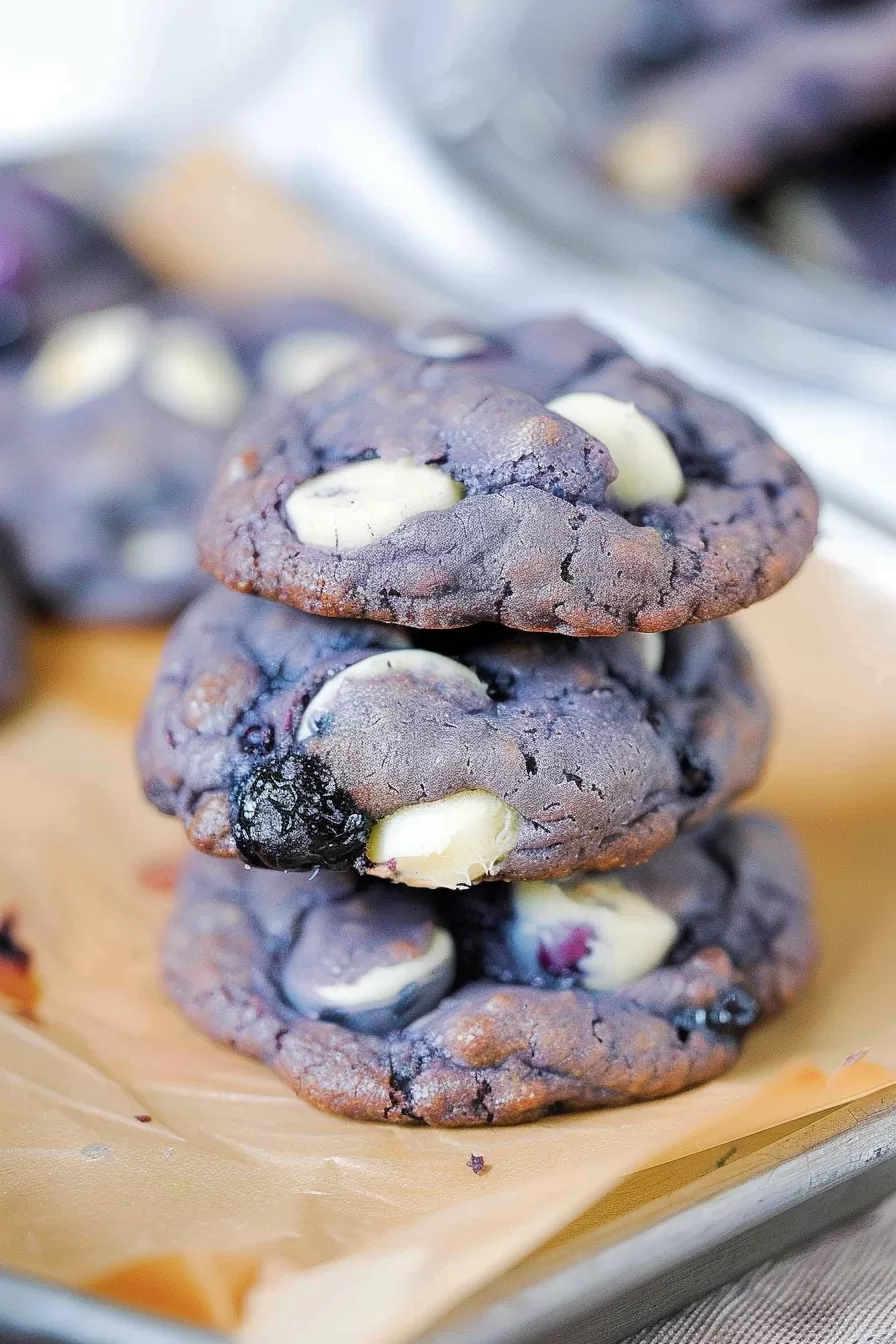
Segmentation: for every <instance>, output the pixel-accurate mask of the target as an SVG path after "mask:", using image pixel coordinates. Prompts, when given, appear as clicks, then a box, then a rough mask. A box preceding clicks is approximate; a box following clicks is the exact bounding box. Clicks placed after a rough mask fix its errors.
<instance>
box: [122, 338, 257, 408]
mask: <svg viewBox="0 0 896 1344" xmlns="http://www.w3.org/2000/svg"><path fill="white" fill-rule="evenodd" d="M142 384H143V390H144V392H145V393H146V395H147V396H148V397H151V398H152V400H153V401H154V402H155V403H156V405H157V406H161V407H162V409H163V410H165V411H170V412H171V414H172V415H176V416H178V417H179V418H180V419H181V420H188V421H190V423H191V424H194V425H202V426H203V428H206V429H227V428H228V426H230V425H232V424H233V422H234V420H235V419H236V417H237V416H238V415H239V413H240V411H241V410H242V409H243V407H244V405H245V404H246V401H247V400H248V396H249V384H248V382H247V381H246V378H245V375H244V374H243V371H242V369H241V368H240V366H239V365H238V364H237V362H236V360H235V359H234V357H233V355H232V354H231V353H230V351H229V350H228V348H227V346H226V345H224V344H223V342H221V341H219V340H218V339H217V337H216V336H213V335H212V333H211V332H210V331H208V330H207V329H206V328H205V327H203V326H202V325H201V324H200V323H198V322H191V321H190V320H189V319H188V318H180V317H172V318H169V319H167V320H166V321H164V322H159V323H157V324H156V327H155V329H154V331H153V339H152V344H151V347H150V350H149V353H148V355H147V358H146V361H145V363H144V366H143V377H142Z"/></svg>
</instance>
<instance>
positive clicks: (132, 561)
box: [121, 527, 196, 583]
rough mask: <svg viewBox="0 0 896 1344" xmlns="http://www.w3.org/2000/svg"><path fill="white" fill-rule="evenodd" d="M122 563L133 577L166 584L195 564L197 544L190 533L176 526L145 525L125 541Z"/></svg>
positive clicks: (122, 550) (178, 577)
mask: <svg viewBox="0 0 896 1344" xmlns="http://www.w3.org/2000/svg"><path fill="white" fill-rule="evenodd" d="M121 563H122V566H123V568H124V570H125V572H126V573H127V574H128V575H130V577H131V578H132V579H139V580H140V581H141V582H143V583H165V582H166V581H168V580H171V579H181V578H183V576H184V575H185V574H189V573H190V571H191V570H192V569H193V568H194V566H195V565H196V546H195V543H194V541H193V538H192V537H191V536H190V534H189V533H188V532H183V531H181V530H180V529H179V528H175V527H153V528H146V529H145V530H144V531H142V532H135V533H134V534H133V536H130V537H128V539H127V541H125V543H124V545H123V546H122V548H121Z"/></svg>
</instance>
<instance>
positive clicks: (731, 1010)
mask: <svg viewBox="0 0 896 1344" xmlns="http://www.w3.org/2000/svg"><path fill="white" fill-rule="evenodd" d="M469 899H470V901H472V902H474V905H469V904H467V903H466V902H467V898H465V897H462V898H460V899H458V898H457V897H451V898H447V897H441V898H433V897H432V896H423V897H421V895H420V894H419V893H412V892H408V891H406V890H402V889H401V888H398V889H396V888H394V887H387V886H385V885H384V884H382V883H377V882H376V881H371V880H364V879H360V878H358V877H356V876H354V875H350V874H347V873H327V872H322V873H320V874H319V875H318V876H317V877H316V878H314V879H312V878H311V877H308V876H302V875H299V874H295V873H289V874H287V873H270V872H267V873H265V872H259V871H257V870H251V869H249V870H247V869H244V868H243V867H242V866H241V865H240V864H238V863H224V862H220V861H218V860H214V859H208V858H205V857H203V856H201V855H198V854H196V855H194V856H192V857H191V858H190V859H188V860H187V862H186V864H185V866H184V868H183V870H182V873H181V878H180V884H179V890H178V897H177V903H176V906H175V910H174V914H173V916H172V919H171V923H170V925H169V928H168V931H167V934H166V937H165V942H164V947H163V952H162V966H163V974H164V979H165V984H166V986H167V988H168V991H169V993H170V994H171V995H172V997H173V998H174V1000H175V1001H176V1002H177V1003H178V1004H179V1005H180V1007H181V1008H182V1009H183V1011H184V1012H185V1013H186V1015H187V1016H188V1017H189V1018H190V1020H191V1021H192V1022H194V1023H195V1024H196V1026H198V1027H199V1028H200V1030H202V1031H204V1032H206V1033H207V1034H208V1035H210V1036H212V1037H214V1039H216V1040H218V1041H221V1042H223V1043H224V1044H227V1045H229V1046H231V1047H232V1048H235V1049H237V1050H239V1051H240V1052H241V1053H243V1054H247V1055H250V1056H252V1057H254V1058H256V1059H260V1060H262V1061H264V1062H265V1063H267V1064H269V1065H271V1067H273V1068H274V1069H276V1071H277V1072H278V1073H279V1074H280V1075H281V1076H282V1077H283V1078H285V1079H286V1081H287V1082H288V1083H289V1084H290V1086H291V1087H293V1088H294V1089H295V1091H296V1092H297V1093H298V1094H299V1096H301V1097H303V1098H305V1099H306V1100H307V1101H310V1102H312V1103H313V1104H314V1105H316V1106H320V1107H323V1108H324V1109H326V1110H330V1111H335V1112H337V1113H338V1114H341V1115H346V1116H350V1117H352V1118H354V1119H365V1120H388V1121H391V1122H393V1123H415V1122H416V1123H421V1122H422V1123H425V1124H431V1125H446V1126H466V1125H490V1124H498V1125H510V1124H519V1123H522V1122H524V1121H528V1120H535V1119H538V1118H539V1117H540V1116H542V1115H547V1114H552V1113H554V1112H557V1111H565V1110H586V1109H590V1108H593V1107H597V1106H618V1105H622V1104H624V1103H626V1102H631V1101H638V1100H647V1099H651V1098H656V1097H661V1096H666V1095H668V1094H670V1093H672V1092H677V1091H680V1090H682V1089H683V1088H687V1087H692V1086H693V1085H694V1084H696V1083H700V1082H705V1081H706V1080H708V1079H710V1078H713V1077H715V1076H717V1075H718V1074H720V1073H722V1072H724V1070H725V1069H727V1068H729V1067H730V1066H731V1065H732V1064H733V1063H734V1061H735V1060H736V1059H737V1056H738V1053H739V1050H740V1043H741V1040H742V1038H743V1035H744V1033H745V1032H746V1031H747V1030H748V1028H750V1027H751V1026H752V1025H753V1024H754V1023H755V1022H756V1021H757V1019H759V1018H760V1017H763V1016H767V1015H770V1014H772V1013H775V1012H777V1011H778V1010H779V1009H781V1008H783V1007H784V1006H785V1005H786V1004H788V1003H790V1002H791V1000H792V999H793V998H794V997H795V995H796V994H797V992H798V991H799V989H800V987H801V986H802V984H803V983H804V981H805V980H806V977H807V975H808V974H809V971H810V969H811V966H812V962H813V958H814V946H815V939H814V932H813V928H812V921H811V915H810V911H809V901H808V879H807V876H806V872H805V868H804V865H803V861H802V858H801V856H800V854H799V851H798V850H797V848H796V846H795V845H794V843H793V841H792V840H791V839H790V837H789V836H788V834H787V832H786V831H785V830H784V829H783V828H782V827H781V826H780V825H779V824H778V823H777V822H775V821H773V820H771V819H769V818H765V817H761V816H750V815H747V816H736V817H731V818H722V819H720V820H717V821H715V822H713V823H711V824H710V825H708V826H707V827H705V828H704V829H702V830H701V831H698V832H696V833H695V834H693V835H691V836H688V837H686V838H682V839H679V840H678V841H676V842H675V844H674V845H673V846H671V847H670V848H669V849H668V850H665V851H663V852H662V853H660V854H657V855H656V856H655V857H654V858H653V859H652V860H651V861H650V862H649V863H647V864H645V865H643V866H642V867H639V868H636V869H632V870H628V869H625V870H622V871H621V872H619V873H617V874H615V875H613V876H612V877H610V878H608V877H606V876H605V875H604V876H601V875H595V874H590V875H589V874H580V875H579V876H578V877H576V878H573V879H571V880H570V881H569V882H567V883H563V884H562V885H559V884H552V883H534V884H526V883H522V884H519V885H518V886H515V887H513V888H509V889H506V888H501V887H491V888H487V889H486V888H479V889H478V890H477V891H476V892H475V893H471V894H470V898H469ZM474 906H475V908H474ZM479 907H481V908H482V909H483V910H485V911H486V912H487V911H489V910H491V909H492V908H494V910H495V911H497V912H499V915H498V916H497V917H496V918H494V919H491V918H490V919H489V920H488V921H487V922H485V923H482V922H481V921H480V920H479V917H478V914H477V910H478V908H479ZM539 910H541V912H542V915H543V918H542V926H541V932H542V934H543V936H544V938H545V940H546V941H547V942H549V943H550V946H551V947H556V939H555V935H556V934H557V933H558V932H559V925H560V924H562V923H563V921H564V920H566V921H567V923H568V924H569V926H570V927H573V928H574V927H577V926H578V927H580V929H581V931H582V939H581V941H582V943H583V952H582V954H581V955H580V957H579V958H578V960H577V963H576V965H575V967H574V969H572V970H571V969H570V968H567V973H566V974H564V975H558V976H554V977H551V976H546V974H545V973H544V972H541V971H540V972H539V973H538V974H537V975H535V976H532V975H531V974H529V967H528V964H527V961H526V958H525V957H524V958H523V959H522V961H520V959H519V958H518V955H517V952H516V951H515V950H514V949H515V948H516V947H517V946H520V945H527V940H528V939H529V935H530V930H531V927H532V926H533V925H534V926H535V927H536V928H537V927H538V920H539ZM570 912H571V913H570ZM516 926H519V927H516ZM520 929H522V932H521V933H520ZM551 939H553V940H554V941H550V940H551ZM502 941H503V945H504V947H505V951H506V955H505V956H504V957H503V959H502V957H501V956H499V954H498V951H497V949H498V946H499V944H501V943H502ZM493 966H494V967H495V970H496V971H497V974H496V975H495V977H494V978H490V977H492V974H493V971H492V967H493ZM483 971H484V973H483ZM445 995H447V997H445Z"/></svg>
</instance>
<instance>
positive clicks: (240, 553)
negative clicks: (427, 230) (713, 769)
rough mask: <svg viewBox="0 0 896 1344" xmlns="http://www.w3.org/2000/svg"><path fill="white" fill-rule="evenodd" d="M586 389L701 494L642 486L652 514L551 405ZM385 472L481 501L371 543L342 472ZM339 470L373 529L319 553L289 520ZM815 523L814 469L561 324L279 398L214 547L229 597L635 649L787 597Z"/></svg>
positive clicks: (368, 364)
mask: <svg viewBox="0 0 896 1344" xmlns="http://www.w3.org/2000/svg"><path fill="white" fill-rule="evenodd" d="M405 339H406V340H407V338H405ZM408 348H419V342H417V343H416V344H414V343H412V342H408ZM430 348H433V349H435V348H437V347H436V346H435V345H433V346H432V347H430ZM571 394H575V404H577V405H581V397H582V395H590V396H594V395H595V394H596V395H597V396H598V397H600V398H602V399H604V401H606V399H607V398H612V399H613V400H614V401H616V402H619V403H620V404H621V405H622V406H623V407H624V406H626V405H627V404H629V403H631V404H632V405H634V407H635V408H636V409H637V411H638V412H639V413H640V416H641V417H643V420H644V421H646V422H649V425H648V426H647V428H648V429H651V430H652V429H653V428H654V427H655V431H656V434H657V435H658V436H659V438H660V439H664V440H666V441H668V444H669V445H670V447H671V450H672V452H673V453H674V456H675V458H677V462H678V465H679V466H680V469H681V473H682V474H683V478H684V494H683V495H682V496H681V498H680V499H676V498H670V497H668V494H669V491H668V486H667V484H664V483H659V482H658V484H657V497H655V498H653V499H645V498H644V492H643V489H642V488H641V486H640V485H639V491H640V494H639V498H640V499H641V501H642V502H639V503H637V504H634V505H628V504H626V503H624V502H623V501H621V500H619V499H618V498H617V497H616V496H615V495H614V491H613V483H614V480H615V478H616V474H617V472H616V466H615V464H614V463H613V460H612V457H611V452H610V451H609V449H608V447H607V445H606V444H604V443H603V442H601V440H600V439H599V438H597V437H594V436H593V435H592V434H590V433H588V432H586V430H584V429H582V428H581V427H580V426H579V425H578V424H576V423H574V422H573V421H572V420H570V419H567V418H565V417H564V416H563V415H561V414H559V413H557V412H556V411H552V410H550V409H548V408H547V404H548V403H550V402H552V401H555V400H556V399H557V398H562V399H563V400H562V401H561V402H560V405H561V406H562V405H564V404H566V405H568V404H570V403H569V402H568V400H567V398H569V397H570V395H571ZM638 423H639V424H640V423H641V422H640V421H638ZM642 429H643V425H642ZM618 437H619V436H618V435H617V438H618ZM377 461H380V462H383V463H391V464H395V463H405V464H408V463H410V464H415V465H416V466H418V467H428V468H429V469H430V470H434V471H435V470H437V471H440V472H442V473H444V474H445V476H446V479H447V482H448V484H449V485H456V486H457V487H459V488H460V489H459V493H460V492H462V498H459V499H458V500H457V502H452V503H449V506H448V507H443V506H440V507H439V509H438V511H433V510H432V508H427V509H425V511H422V512H419V511H418V512H415V511H414V508H416V505H414V507H413V508H412V507H410V506H409V507H408V508H406V509H405V510H404V511H402V510H400V509H398V510H396V520H397V521H396V523H395V526H394V528H393V530H391V531H389V532H387V533H386V534H385V535H383V534H382V533H381V531H378V530H377V529H373V530H372V531H368V533H367V535H366V536H365V532H364V524H365V517H366V511H368V512H373V511H375V509H376V507H377V505H376V501H375V500H371V501H365V493H364V490H363V488H362V486H363V482H362V483H359V482H358V481H357V480H354V481H353V486H352V488H353V490H354V494H353V495H352V496H351V498H346V495H345V487H344V484H342V483H341V480H340V476H339V472H340V471H341V470H343V469H344V468H346V467H348V466H351V467H354V468H355V470H356V471H357V469H358V465H357V464H364V463H366V464H368V465H369V466H372V465H373V464H374V463H376V462H377ZM328 473H333V481H332V483H333V485H334V490H337V491H338V492H340V500H339V507H340V508H341V509H342V510H343V514H345V511H346V510H347V509H349V508H350V509H351V510H352V512H353V517H354V518H355V519H356V520H357V523H358V525H357V526H356V527H353V528H352V530H351V534H350V539H349V540H348V542H347V543H346V544H344V545H343V544H340V541H339V536H338V529H336V530H334V529H331V530H330V533H329V534H328V535H327V536H324V535H314V536H312V534H311V533H306V534H304V535H306V536H308V537H311V540H304V541H303V540H300V536H301V535H303V534H302V531H301V528H300V529H299V533H298V534H297V531H296V529H295V526H294V525H293V522H292V521H291V519H290V513H291V508H290V503H289V502H290V500H291V499H293V498H294V497H295V492H296V491H300V492H301V491H302V490H303V489H305V490H307V489H308V488H309V487H308V483H309V482H311V481H313V482H314V487H313V488H314V490H315V492H316V493H318V494H320V493H321V492H325V491H326V488H327V474H328ZM410 475H411V474H410V473H409V477H408V488H409V489H411V486H412V482H411V480H410ZM668 479H669V473H668V472H667V473H666V474H665V477H664V481H666V482H667V481H668ZM647 493H648V494H649V493H650V492H649V489H648V491H647ZM299 498H301V495H299ZM816 510H817V501H816V497H815V494H814V491H813V489H812V487H811V485H810V483H809V482H808V480H807V478H806V477H805V475H804V474H803V472H802V471H801V470H800V468H799V467H798V466H797V465H796V463H795V462H794V461H793V460H792V459H791V458H790V457H789V456H788V455H787V454H786V453H785V452H784V451H783V449H781V448H780V447H778V446H777V444H775V443H774V442H773V441H772V440H771V439H770V438H769V436H768V435H767V434H766V433H765V432H764V431H763V430H762V429H760V427H759V426H758V425H756V424H755V423H754V422H753V421H752V420H751V419H750V418H749V417H748V416H746V415H745V414H743V412H741V411H738V410H736V409H735V408H734V407H732V406H729V405H727V404H726V403H724V402H721V401H718V400H716V399H714V398H712V397H709V396H706V395H704V394H703V393H700V392H697V391H694V390H693V389H692V388H690V387H688V386H687V385H686V384H685V383H683V382H681V380H680V379H678V378H675V377H674V376H673V375H672V374H670V373H667V372H665V371H663V370H658V369H648V368H645V367H643V366H642V365H640V364H638V363H636V362H635V361H634V360H633V359H631V358H630V357H629V356H628V355H627V354H626V353H625V352H624V351H623V350H622V349H621V348H620V347H619V346H618V345H617V344H616V343H615V342H613V341H611V340H609V339H608V338H607V337H605V336H602V335H601V334H600V333H598V332H595V331H592V330H591V329H590V328H588V327H586V326H584V325H583V324H582V323H579V322H577V321H575V320H571V319H562V320H555V321H540V322H535V323H523V324H521V325H519V326H518V327H515V328H512V329H510V330H508V331H505V332H502V333H498V334H497V335H495V336H493V337H491V338H489V339H488V340H487V341H486V343H485V349H484V350H482V351H481V352H480V353H477V354H474V355H469V356H467V357H463V358H444V357H442V358H435V357H430V358H427V357H425V356H422V355H417V354H409V353H406V352H405V350H402V349H397V350H396V349H383V350H380V351H375V352H370V353H368V354H366V355H363V356H361V357H359V358H358V359H357V360H356V361H355V362H354V363H352V364H351V365H349V366H348V367H347V368H345V369H343V370H342V371H340V372H336V373H334V374H333V375H332V376H331V377H329V378H327V379H325V380H324V381H323V382H322V383H320V384H318V386H316V387H315V388H313V389H311V390H310V391H308V392H307V393H306V394H305V395H304V396H301V397H299V398H298V399H296V400H293V401H291V402H288V403H285V402H281V403H280V404H276V403H275V404H272V403H270V402H267V403H265V405H264V407H262V408H261V409H259V410H258V412H257V413H256V414H252V415H250V416H249V417H248V419H247V420H246V421H245V422H244V423H243V425H242V426H241V428H240V429H239V430H238V432H237V433H236V435H235V436H234V438H233V439H232V441H231V446H230V449H229V452H228V454H227V456H226V458H225V460H224V462H223V464H222V467H221V470H220V474H219V477H218V482H217V485H216V487H215V490H214V491H213V493H212V495H211V497H210V499H209V502H208V504H207V506H206V509H205V512H204V517H203V520H202V524H201V531H200V550H201V557H202V562H203V564H204V566H205V567H206V568H207V569H208V570H209V571H210V572H211V573H212V574H213V575H214V576H215V577H216V578H217V579H219V580H220V581H221V582H223V583H225V584H227V585H228V586H229V587H231V588H234V589H237V590H239V591H242V592H251V593H255V594H258V595H260V596H263V597H268V598H272V599H274V600H276V601H279V602H283V603H286V604H288V605H291V606H294V607H298V608H301V609H303V610H307V611H310V612H313V613H318V614H321V615H325V616H343V617H352V618H367V619H373V620H377V621H383V622H395V623H398V624H402V625H409V626H416V627H423V628H427V629H442V628H455V627H460V626H465V625H470V624H473V623H474V622H481V621H493V622H498V623H500V624H503V625H507V626H511V627H514V628H517V629H523V630H536V631H548V632H556V633H561V634H573V635H616V634H619V633H620V632H622V631H625V630H629V629H638V630H644V631H662V630H668V629H673V628H676V627H678V626H680V625H683V624H687V623H690V622H696V621H704V620H709V619H712V618H715V617H719V616H724V615H727V614H729V613H731V612H733V611H736V610H738V609H739V608H741V607H744V606H747V605H749V604H750V603H751V602H755V601H757V600H758V599H760V598H763V597H767V596H769V595H770V594H771V593H773V592H775V591H776V590H777V589H778V588H780V587H781V586H782V585H783V584H784V583H786V582H787V581H788V579H790V578H791V577H792V576H793V574H794V573H795V572H796V570H797V569H798V568H799V566H800V564H801V563H802V561H803V559H804V558H805V556H806V554H807V552H808V550H809V548H810V546H811V544H812V539H813V537H814V534H815V526H816ZM402 518H403V521H401V519H402ZM369 537H372V539H368V538H369ZM359 540H360V542H361V543H362V544H358V543H359ZM365 541H366V544H363V543H364V542H365ZM322 542H325V543H326V544H321V543H322Z"/></svg>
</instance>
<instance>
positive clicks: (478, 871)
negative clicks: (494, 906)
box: [367, 789, 520, 888]
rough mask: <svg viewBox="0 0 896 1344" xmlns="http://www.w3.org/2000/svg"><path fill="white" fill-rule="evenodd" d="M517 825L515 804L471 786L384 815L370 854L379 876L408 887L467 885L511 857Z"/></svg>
mask: <svg viewBox="0 0 896 1344" xmlns="http://www.w3.org/2000/svg"><path fill="white" fill-rule="evenodd" d="M519 827H520V819H519V814H518V813H517V812H515V811H514V809H513V808H512V807H508V806H507V804H506V803H505V802H502V800H501V799H500V798H496V797H495V795H494V794H493V793H487V792H486V790H485V789H473V790H470V791H466V792H463V793H454V794H451V795H450V796H449V797H448V798H440V799H439V800H438V801H437V802H434V803H417V804H415V805H413V806H411V807H401V808H399V809H398V811H397V812H393V813H392V814H391V815H390V816H388V817H383V819H382V821H378V822H377V824H376V825H375V826H374V828H373V830H372V831H371V834H370V840H369V841H368V844H367V858H368V859H369V861H370V863H371V864H372V865H373V871H374V872H375V873H376V875H377V876H378V877H387V878H391V879H392V880H393V881H394V882H404V883H405V885H406V886H409V887H452V888H457V887H469V886H470V885H471V884H472V883H473V882H476V881H478V880H479V879H480V878H481V877H486V876H488V875H489V874H490V873H493V872H494V871H495V869H496V868H497V867H498V865H499V864H500V863H501V860H502V859H505V858H506V857H507V855H508V854H509V853H510V851H511V849H513V846H514V845H515V844H516V838H517V835H518V834H519Z"/></svg>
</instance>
